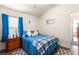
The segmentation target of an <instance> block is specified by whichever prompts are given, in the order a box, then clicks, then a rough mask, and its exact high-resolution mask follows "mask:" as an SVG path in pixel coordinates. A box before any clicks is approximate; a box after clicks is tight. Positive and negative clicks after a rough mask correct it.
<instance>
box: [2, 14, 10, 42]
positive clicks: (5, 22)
mask: <svg viewBox="0 0 79 59" xmlns="http://www.w3.org/2000/svg"><path fill="white" fill-rule="evenodd" d="M8 34H9V27H8V15H6V14H2V40H1V41H2V42H5V41H6V39H7V38H8Z"/></svg>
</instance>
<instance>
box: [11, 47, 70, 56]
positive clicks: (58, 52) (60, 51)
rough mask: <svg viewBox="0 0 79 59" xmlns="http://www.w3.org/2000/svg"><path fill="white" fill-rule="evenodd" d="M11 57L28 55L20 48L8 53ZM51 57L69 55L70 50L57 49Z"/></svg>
mask: <svg viewBox="0 0 79 59" xmlns="http://www.w3.org/2000/svg"><path fill="white" fill-rule="evenodd" d="M10 54H11V55H28V54H27V53H26V52H25V51H24V50H23V49H22V48H19V49H17V50H15V51H14V52H11V53H10ZM51 55H71V52H70V50H68V49H64V48H61V47H59V48H57V49H55V51H54V52H53V53H52V54H51Z"/></svg>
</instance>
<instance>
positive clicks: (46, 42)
mask: <svg viewBox="0 0 79 59" xmlns="http://www.w3.org/2000/svg"><path fill="white" fill-rule="evenodd" d="M57 47H58V38H57V37H54V36H48V35H38V36H34V37H26V36H22V48H23V49H24V51H25V52H26V53H27V54H29V55H51V53H53V52H54V50H55V48H57Z"/></svg>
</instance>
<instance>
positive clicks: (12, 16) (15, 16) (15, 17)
mask: <svg viewBox="0 0 79 59" xmlns="http://www.w3.org/2000/svg"><path fill="white" fill-rule="evenodd" d="M9 16H10V17H14V18H18V17H17V16H12V15H9Z"/></svg>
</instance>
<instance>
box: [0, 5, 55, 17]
mask: <svg viewBox="0 0 79 59" xmlns="http://www.w3.org/2000/svg"><path fill="white" fill-rule="evenodd" d="M1 6H3V7H6V8H11V9H13V10H17V11H20V12H24V13H28V14H31V15H35V16H40V15H42V14H43V13H44V12H46V11H47V10H48V9H50V8H51V7H54V6H55V5H54V4H22V5H21V4H20V5H16V4H15V5H14V4H3V5H1Z"/></svg>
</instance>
